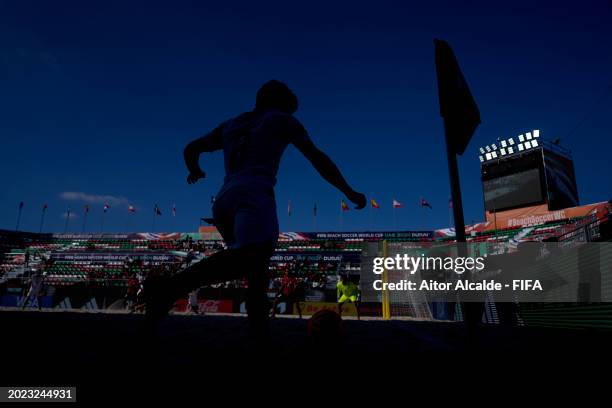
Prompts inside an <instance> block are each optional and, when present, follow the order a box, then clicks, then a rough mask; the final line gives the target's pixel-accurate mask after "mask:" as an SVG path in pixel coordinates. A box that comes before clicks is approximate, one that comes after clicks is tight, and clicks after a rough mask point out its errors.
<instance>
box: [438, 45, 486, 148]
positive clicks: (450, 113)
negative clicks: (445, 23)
mask: <svg viewBox="0 0 612 408" xmlns="http://www.w3.org/2000/svg"><path fill="white" fill-rule="evenodd" d="M434 44H435V48H436V50H435V54H436V74H437V77H438V97H439V100H440V116H442V118H443V119H444V124H445V128H446V132H447V134H448V139H449V142H450V143H451V145H452V148H453V151H454V152H455V153H456V154H458V155H459V156H461V155H462V154H463V152H464V151H465V148H466V147H467V145H468V143H469V142H470V139H471V138H472V135H473V134H474V131H475V130H476V128H477V127H478V125H479V124H480V111H479V110H478V106H477V105H476V102H475V101H474V97H473V96H472V93H471V92H470V88H469V87H468V84H467V82H466V81H465V78H464V77H463V73H462V72H461V69H460V68H459V63H458V62H457V58H456V57H455V54H454V53H453V50H452V49H451V47H450V46H449V45H448V43H447V42H446V41H442V40H434Z"/></svg>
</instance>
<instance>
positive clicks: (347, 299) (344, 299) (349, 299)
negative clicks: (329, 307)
mask: <svg viewBox="0 0 612 408" xmlns="http://www.w3.org/2000/svg"><path fill="white" fill-rule="evenodd" d="M346 302H353V303H355V302H357V295H352V296H346V295H342V296H340V299H338V303H346Z"/></svg>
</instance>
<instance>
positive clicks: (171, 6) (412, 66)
mask: <svg viewBox="0 0 612 408" xmlns="http://www.w3.org/2000/svg"><path fill="white" fill-rule="evenodd" d="M408 3H409V2H405V1H398V2H393V3H387V2H382V1H377V2H371V1H370V2H364V3H358V2H355V1H351V2H346V3H340V2H330V1H327V2H323V3H320V4H316V3H315V2H304V3H299V4H298V3H296V2H282V3H267V4H266V3H265V2H244V3H233V2H228V1H216V2H207V1H193V2H180V1H172V2H165V3H155V4H154V2H151V1H146V2H144V1H143V2H135V1H130V2H126V1H118V2H114V1H108V0H107V1H101V2H82V1H74V2H47V1H37V2H32V1H19V2H8V1H0V90H1V91H0V138H1V140H2V150H1V160H0V177H1V181H0V182H1V184H2V190H1V192H0V228H8V229H12V228H14V227H15V220H16V216H17V207H18V203H19V202H20V201H24V202H25V207H24V212H23V219H22V224H21V226H22V228H23V229H26V230H35V231H37V230H38V223H39V220H40V210H41V207H42V205H43V204H44V203H45V202H46V203H48V204H49V210H48V213H47V218H46V226H45V230H48V231H58V232H61V231H63V229H64V219H62V214H63V213H64V212H65V211H66V208H67V207H68V206H69V205H70V206H71V207H72V210H73V212H75V213H77V214H78V218H75V219H72V220H71V225H70V228H69V230H70V231H80V230H81V225H82V217H83V214H82V208H83V205H84V204H85V203H86V202H87V201H89V203H90V205H91V207H92V211H91V213H90V216H89V220H88V224H89V226H88V228H87V229H88V230H90V231H97V230H99V229H100V223H101V214H102V205H103V201H105V200H110V201H111V205H112V208H111V210H110V212H109V213H108V217H107V219H106V226H105V229H106V230H107V231H122V230H125V229H126V228H128V229H130V230H140V231H142V230H150V229H151V227H152V214H153V205H154V203H156V202H157V203H159V205H160V207H161V209H162V211H164V214H163V216H162V217H161V218H159V219H158V220H157V227H156V228H157V229H158V230H165V231H173V230H181V231H193V230H195V229H196V228H197V224H198V219H199V216H201V215H209V214H210V208H209V207H210V205H209V200H210V196H211V195H212V194H214V193H215V192H216V191H217V189H218V188H219V186H220V183H221V181H222V176H223V168H222V160H221V154H220V153H217V154H213V155H205V156H203V157H202V159H201V165H202V167H203V169H204V170H205V171H206V172H207V173H208V175H209V177H208V179H207V180H205V181H204V182H201V183H200V184H198V185H196V186H195V187H194V186H188V185H187V184H186V182H185V177H186V175H187V173H186V170H185V168H184V165H183V162H182V149H183V147H184V145H185V143H187V142H188V141H190V140H191V139H193V138H195V137H197V136H199V135H201V134H203V133H206V132H207V131H208V130H210V129H211V128H213V127H214V126H215V125H217V124H218V123H220V122H221V121H223V120H225V119H226V118H228V117H230V116H233V115H235V114H237V113H239V112H242V111H245V110H249V109H251V107H252V105H253V103H254V96H255V92H256V90H257V88H258V87H259V86H260V85H261V84H262V83H263V82H264V81H266V80H268V79H271V78H277V79H280V80H283V81H285V82H286V83H287V84H288V85H289V86H290V87H291V88H293V90H294V91H295V93H296V94H297V95H298V97H299V98H300V103H301V107H300V110H299V111H298V113H297V114H296V116H297V117H298V118H299V119H300V120H301V121H302V122H303V123H304V125H305V126H306V128H307V129H308V131H309V133H310V134H311V136H312V138H313V139H314V140H315V142H316V143H318V144H319V145H320V147H321V148H322V149H323V150H325V151H327V152H328V153H329V155H330V156H331V157H332V158H333V159H334V160H335V161H336V162H337V163H338V165H339V166H340V168H341V169H342V171H343V172H344V173H345V174H346V176H347V178H348V180H349V182H350V183H352V184H353V185H354V186H355V188H356V189H358V190H362V191H363V192H364V193H366V194H367V195H368V196H371V197H374V198H376V199H377V201H378V202H379V204H381V207H382V208H381V209H380V210H378V211H373V212H372V215H371V216H372V223H373V229H391V228H393V217H392V210H391V199H392V198H393V197H396V198H397V199H398V200H400V201H401V202H403V203H404V205H405V208H403V209H401V210H398V212H397V223H398V227H399V228H402V229H420V228H424V227H425V228H439V227H445V226H447V224H448V207H447V203H448V197H449V182H448V170H447V166H446V157H445V151H444V144H443V133H442V123H441V120H440V118H439V114H438V105H437V89H436V83H435V70H434V63H433V42H432V40H433V39H434V38H435V37H438V38H442V39H446V40H447V41H448V42H449V43H450V44H451V46H453V48H454V49H455V52H456V54H457V55H458V58H459V62H460V64H461V65H462V68H463V71H464V73H465V76H466V78H467V80H468V82H469V84H470V86H471V88H472V92H473V94H474V96H475V98H476V100H477V102H478V104H479V106H480V110H481V115H482V125H481V126H480V128H479V129H478V130H477V132H476V134H475V136H474V138H473V140H472V143H471V145H470V147H469V148H468V150H467V151H466V153H465V155H464V156H463V157H461V158H460V160H459V165H460V171H461V177H462V183H463V185H462V188H463V197H464V202H465V218H466V221H467V222H470V221H472V220H474V221H478V220H481V219H482V218H483V215H482V213H483V205H482V189H481V185H480V179H479V162H478V159H477V149H478V147H479V146H480V145H484V144H487V143H490V142H493V141H495V140H496V138H497V137H510V136H516V135H518V134H519V133H523V132H524V131H528V130H531V129H534V128H539V129H541V132H542V136H543V137H547V138H556V137H561V138H562V140H563V144H564V145H565V146H566V147H569V148H570V149H571V150H572V151H573V154H574V160H575V166H576V173H577V179H578V185H579V192H580V198H581V203H590V202H595V201H602V200H606V199H609V198H610V196H611V194H610V192H611V190H612V189H611V188H610V187H612V182H611V181H610V180H611V179H610V172H611V170H612V164H611V160H610V147H609V146H610V145H609V140H610V139H609V136H610V133H611V130H612V129H611V126H610V122H609V118H610V117H612V96H611V95H610V92H609V91H610V88H609V87H610V86H611V85H612V24H609V22H610V20H611V18H612V6H611V3H610V2H607V1H596V2H588V1H581V2H571V3H572V5H571V6H569V5H564V2H559V1H555V2H533V1H528V2H504V4H503V5H500V4H498V3H500V2H490V1H488V2H482V3H479V2H456V1H448V2H418V4H416V2H415V4H408ZM425 3H427V4H425ZM459 3H461V4H462V5H459ZM567 3H568V4H569V3H570V2H567ZM606 89H608V92H607V94H606V92H605V91H606ZM602 95H605V96H603V97H602ZM602 98H603V99H602ZM598 100H600V101H601V102H600V103H599V104H597V105H596V106H595V107H593V105H594V104H595V102H596V101H598ZM591 110H592V113H591V114H589V115H588V116H586V119H585V120H584V121H582V119H583V118H584V117H585V115H586V114H587V112H589V111H591ZM579 123H582V124H581V126H580V127H579V128H578V129H577V130H576V131H575V132H573V134H570V131H571V130H572V129H573V128H574V127H575V126H576V125H578V124H579ZM568 134H569V136H568ZM62 193H64V194H62ZM65 193H72V194H65ZM101 196H113V197H115V198H108V197H107V198H105V197H101ZM420 196H424V197H426V198H427V200H428V201H429V202H430V203H431V204H432V205H433V210H432V211H429V210H427V211H425V210H421V209H419V208H418V200H419V197H420ZM340 198H341V195H340V194H339V193H338V192H336V191H335V190H334V189H333V188H332V187H330V186H328V185H327V184H326V183H325V182H324V181H323V180H322V179H321V178H320V177H319V176H318V175H317V174H316V173H315V172H314V170H312V168H311V167H310V165H309V164H308V163H307V161H306V160H305V159H303V158H302V157H301V156H300V154H299V153H298V152H297V151H296V150H295V149H294V148H293V147H291V148H290V149H289V150H288V151H287V153H286V155H285V157H284V159H283V162H282V164H281V171H280V174H279V182H278V186H277V200H278V205H279V216H280V222H281V228H282V229H283V230H312V228H313V219H312V207H313V203H314V202H315V201H316V202H317V204H318V208H319V217H318V221H317V223H318V225H317V228H318V229H320V230H337V229H338V226H339V225H338V224H339V202H340ZM289 199H290V200H291V201H292V203H293V216H292V217H291V218H290V219H289V218H288V217H287V212H286V207H287V201H288V200H289ZM173 203H176V206H177V211H178V212H177V217H176V218H172V217H171V216H170V212H171V211H170V208H171V206H172V204H173ZM128 204H133V205H135V206H136V207H137V208H138V213H137V214H136V216H134V217H132V218H131V220H130V221H129V224H128V220H127V218H128V217H127V205H128ZM369 227H370V215H369V213H368V211H367V210H364V211H362V212H357V211H354V210H352V211H350V212H349V213H347V214H345V216H344V229H345V230H364V229H368V228H369Z"/></svg>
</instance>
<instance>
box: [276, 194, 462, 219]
mask: <svg viewBox="0 0 612 408" xmlns="http://www.w3.org/2000/svg"><path fill="white" fill-rule="evenodd" d="M391 206H392V208H393V209H396V208H402V207H403V206H404V204H402V203H401V202H400V201H398V200H396V199H395V198H394V199H393V200H392V201H391ZM370 207H372V208H374V209H378V208H380V205H379V204H378V202H377V201H376V200H375V199H374V198H371V199H370ZM419 207H421V208H428V209H430V210H433V206H432V205H431V204H430V203H429V201H427V200H426V199H425V198H423V197H421V198H420V199H419ZM448 208H453V200H452V199H450V198H449V199H448ZM340 209H341V210H342V211H344V212H346V211H350V209H351V208H350V207H349V205H348V204H347V203H346V201H344V199H341V200H340ZM317 210H318V208H317V203H315V204H314V207H313V209H312V212H313V214H314V216H315V217H316V216H317ZM292 211H293V208H292V206H291V200H289V204H288V205H287V214H288V215H289V216H291V213H292Z"/></svg>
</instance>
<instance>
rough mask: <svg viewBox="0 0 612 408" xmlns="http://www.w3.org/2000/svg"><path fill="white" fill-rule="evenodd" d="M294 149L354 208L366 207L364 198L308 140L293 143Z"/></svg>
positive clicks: (303, 139)
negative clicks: (350, 202) (351, 203)
mask: <svg viewBox="0 0 612 408" xmlns="http://www.w3.org/2000/svg"><path fill="white" fill-rule="evenodd" d="M293 144H294V145H295V147H296V148H297V149H298V150H299V151H300V152H302V154H303V155H304V156H305V157H306V158H307V159H308V161H310V163H312V165H313V166H314V168H315V169H316V170H317V171H318V172H319V174H320V175H321V177H323V178H324V179H325V180H326V181H327V182H328V183H330V184H331V185H332V186H334V187H336V188H337V189H338V190H340V191H342V192H343V193H344V195H346V198H348V199H349V200H350V201H352V202H353V203H354V204H355V208H356V209H358V210H360V209H362V208H364V207H365V206H366V197H365V195H363V194H362V193H359V192H357V191H355V190H353V188H351V186H349V184H348V183H347V182H346V180H345V179H344V176H343V175H342V173H341V172H340V169H338V166H336V164H335V163H334V162H333V161H332V160H331V159H330V158H329V156H327V155H326V154H325V153H324V152H322V151H321V150H320V149H319V148H318V147H317V146H315V144H314V143H313V142H312V140H310V139H306V138H301V139H298V140H295V141H294V142H293Z"/></svg>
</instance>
